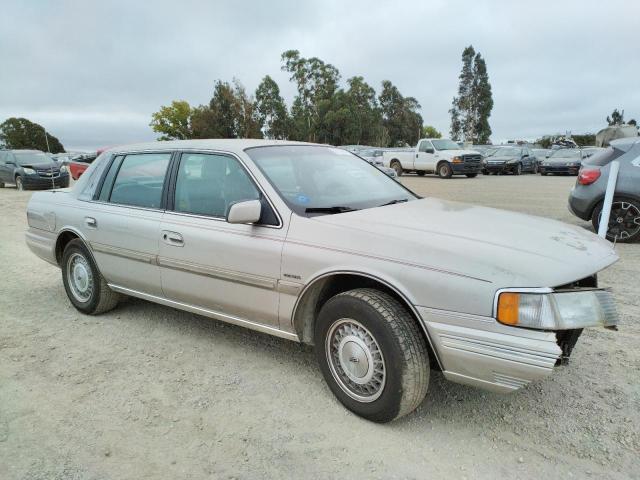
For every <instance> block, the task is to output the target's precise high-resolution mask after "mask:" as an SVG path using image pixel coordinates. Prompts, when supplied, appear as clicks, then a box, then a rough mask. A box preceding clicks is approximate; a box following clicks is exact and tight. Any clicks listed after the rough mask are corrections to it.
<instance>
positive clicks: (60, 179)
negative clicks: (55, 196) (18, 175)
mask: <svg viewBox="0 0 640 480" xmlns="http://www.w3.org/2000/svg"><path fill="white" fill-rule="evenodd" d="M22 185H23V186H24V188H25V189H29V190H47V189H50V188H67V187H68V186H69V174H68V173H64V174H61V175H59V176H56V177H41V176H40V175H37V174H32V175H23V176H22Z"/></svg>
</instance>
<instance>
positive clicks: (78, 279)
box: [61, 239, 120, 315]
mask: <svg viewBox="0 0 640 480" xmlns="http://www.w3.org/2000/svg"><path fill="white" fill-rule="evenodd" d="M61 265H62V283H63V284H64V289H65V291H66V292H67V296H68V297H69V300H70V301H71V303H72V304H73V306H74V307H76V308H77V309H78V310H80V311H81V312H82V313H87V314H89V315H97V314H99V313H104V312H107V311H109V310H111V309H113V308H114V307H115V306H116V305H117V304H118V300H119V299H120V294H119V293H116V292H114V291H113V290H111V289H110V288H109V286H108V285H107V281H106V280H105V278H104V277H103V276H102V274H101V273H100V271H99V270H98V267H97V266H96V264H95V262H94V261H93V257H92V256H91V254H90V253H89V251H88V250H87V247H86V246H85V245H84V243H83V242H82V241H81V240H78V239H76V240H71V241H70V242H69V243H68V244H67V246H66V247H65V249H64V253H63V254H62V263H61Z"/></svg>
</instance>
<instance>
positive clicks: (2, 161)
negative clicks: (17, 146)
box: [0, 150, 69, 190]
mask: <svg viewBox="0 0 640 480" xmlns="http://www.w3.org/2000/svg"><path fill="white" fill-rule="evenodd" d="M7 183H10V184H15V186H16V188H17V189H18V190H27V189H29V190H32V189H33V190H35V189H48V188H64V187H68V186H69V173H68V171H67V167H65V166H64V165H62V166H61V165H59V164H58V163H57V162H55V161H54V160H52V159H51V157H49V156H48V155H47V154H46V153H44V152H41V151H40V150H0V187H4V186H5V185H6V184H7Z"/></svg>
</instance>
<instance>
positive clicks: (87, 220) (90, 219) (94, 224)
mask: <svg viewBox="0 0 640 480" xmlns="http://www.w3.org/2000/svg"><path fill="white" fill-rule="evenodd" d="M84 223H86V225H87V227H91V228H98V222H97V220H96V219H95V218H93V217H84Z"/></svg>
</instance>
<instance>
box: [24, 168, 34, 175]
mask: <svg viewBox="0 0 640 480" xmlns="http://www.w3.org/2000/svg"><path fill="white" fill-rule="evenodd" d="M22 170H24V173H26V174H27V175H32V174H34V173H36V171H35V170H34V169H33V168H29V167H22Z"/></svg>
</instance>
